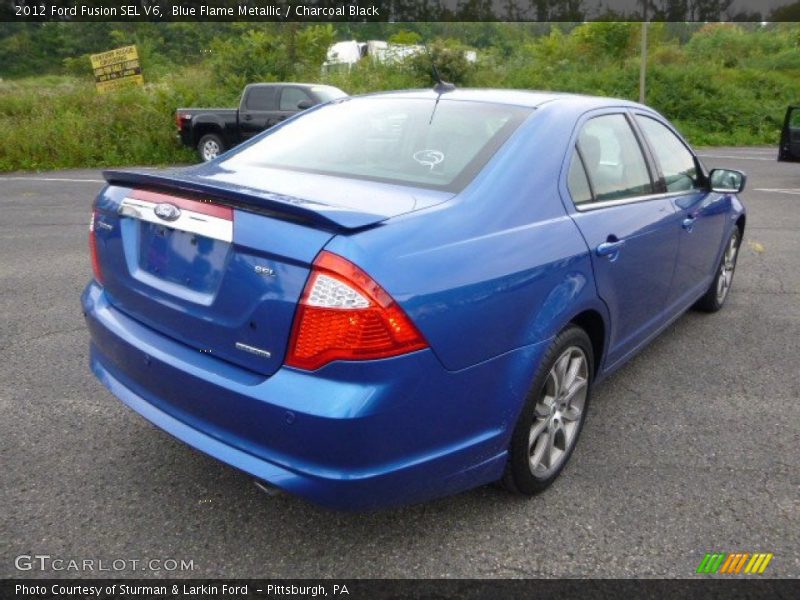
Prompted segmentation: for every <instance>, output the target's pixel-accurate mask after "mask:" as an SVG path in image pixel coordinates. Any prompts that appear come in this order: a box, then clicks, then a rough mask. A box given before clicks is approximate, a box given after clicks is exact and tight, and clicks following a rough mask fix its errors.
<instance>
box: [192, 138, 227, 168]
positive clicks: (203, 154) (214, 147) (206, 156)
mask: <svg viewBox="0 0 800 600" xmlns="http://www.w3.org/2000/svg"><path fill="white" fill-rule="evenodd" d="M223 152H225V142H224V141H223V140H222V136H220V135H218V134H216V133H207V134H205V135H204V136H203V137H201V138H200V141H199V142H197V154H198V156H199V157H200V160H202V161H203V162H208V161H210V160H214V159H215V158H217V156H219V155H220V154H222V153H223Z"/></svg>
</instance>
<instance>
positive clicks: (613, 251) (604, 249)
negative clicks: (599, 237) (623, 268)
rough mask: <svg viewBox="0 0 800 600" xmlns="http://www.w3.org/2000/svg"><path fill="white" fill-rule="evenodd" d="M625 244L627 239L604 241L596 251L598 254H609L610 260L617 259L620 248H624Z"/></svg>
mask: <svg viewBox="0 0 800 600" xmlns="http://www.w3.org/2000/svg"><path fill="white" fill-rule="evenodd" d="M624 245H625V240H615V241H608V242H603V243H602V244H600V245H599V246H598V247H597V249H596V250H595V252H597V256H607V257H608V258H609V260H612V261H613V260H616V259H617V256H619V251H620V248H622V247H623V246H624Z"/></svg>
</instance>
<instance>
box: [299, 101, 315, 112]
mask: <svg viewBox="0 0 800 600" xmlns="http://www.w3.org/2000/svg"><path fill="white" fill-rule="evenodd" d="M312 106H314V105H313V104H312V102H311V100H300V102H298V103H297V109H298V110H305V109H307V108H311V107H312Z"/></svg>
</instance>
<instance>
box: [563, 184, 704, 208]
mask: <svg viewBox="0 0 800 600" xmlns="http://www.w3.org/2000/svg"><path fill="white" fill-rule="evenodd" d="M703 192H708V190H705V189H703V188H693V189H691V190H684V191H681V192H666V193H661V194H647V195H645V196H631V197H630V198H619V199H617V200H601V201H599V202H583V203H581V204H575V202H574V201H573V205H574V206H575V210H577V211H578V212H590V211H593V210H598V209H601V208H608V207H612V206H623V205H625V204H636V203H639V202H648V201H650V200H662V199H665V198H677V197H678V196H685V195H687V194H691V193H703ZM571 196H572V195H571V194H570V199H572V198H571Z"/></svg>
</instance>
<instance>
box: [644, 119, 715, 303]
mask: <svg viewBox="0 0 800 600" xmlns="http://www.w3.org/2000/svg"><path fill="white" fill-rule="evenodd" d="M635 120H636V123H637V124H638V125H639V127H640V129H641V131H642V133H643V137H644V139H645V141H646V142H647V144H648V146H649V148H650V150H651V152H652V155H653V158H654V162H655V164H656V169H657V171H658V174H659V177H660V178H661V179H662V180H663V184H664V186H665V188H666V192H667V194H668V195H669V196H670V198H671V200H672V203H673V205H674V206H675V210H676V211H677V213H678V220H679V222H680V223H679V225H678V226H677V231H678V238H679V242H678V255H677V258H676V260H675V273H674V275H673V277H672V284H671V285H670V291H669V295H668V297H667V307H666V310H667V313H674V312H679V311H682V310H684V309H685V308H686V305H687V304H691V303H692V302H694V300H696V299H697V297H698V295H700V294H701V293H702V292H703V291H705V290H706V289H707V288H708V286H709V284H710V283H711V279H712V277H713V276H714V272H715V268H716V266H717V261H718V258H719V253H720V249H721V247H722V236H723V235H724V232H725V219H726V218H727V215H728V214H729V213H730V210H731V199H730V196H729V195H727V194H717V193H712V192H709V190H708V186H707V185H706V182H705V176H704V175H703V173H702V171H701V169H700V165H699V161H698V160H697V157H696V156H695V154H694V153H693V152H692V151H691V150H690V149H689V147H688V146H687V145H686V144H685V143H684V142H683V140H681V139H680V138H679V137H678V136H677V134H676V133H675V132H674V131H673V130H672V129H671V128H670V127H669V126H668V125H667V124H666V123H665V122H663V121H661V120H660V119H658V118H656V117H655V116H654V115H647V114H643V113H637V114H636V116H635Z"/></svg>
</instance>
